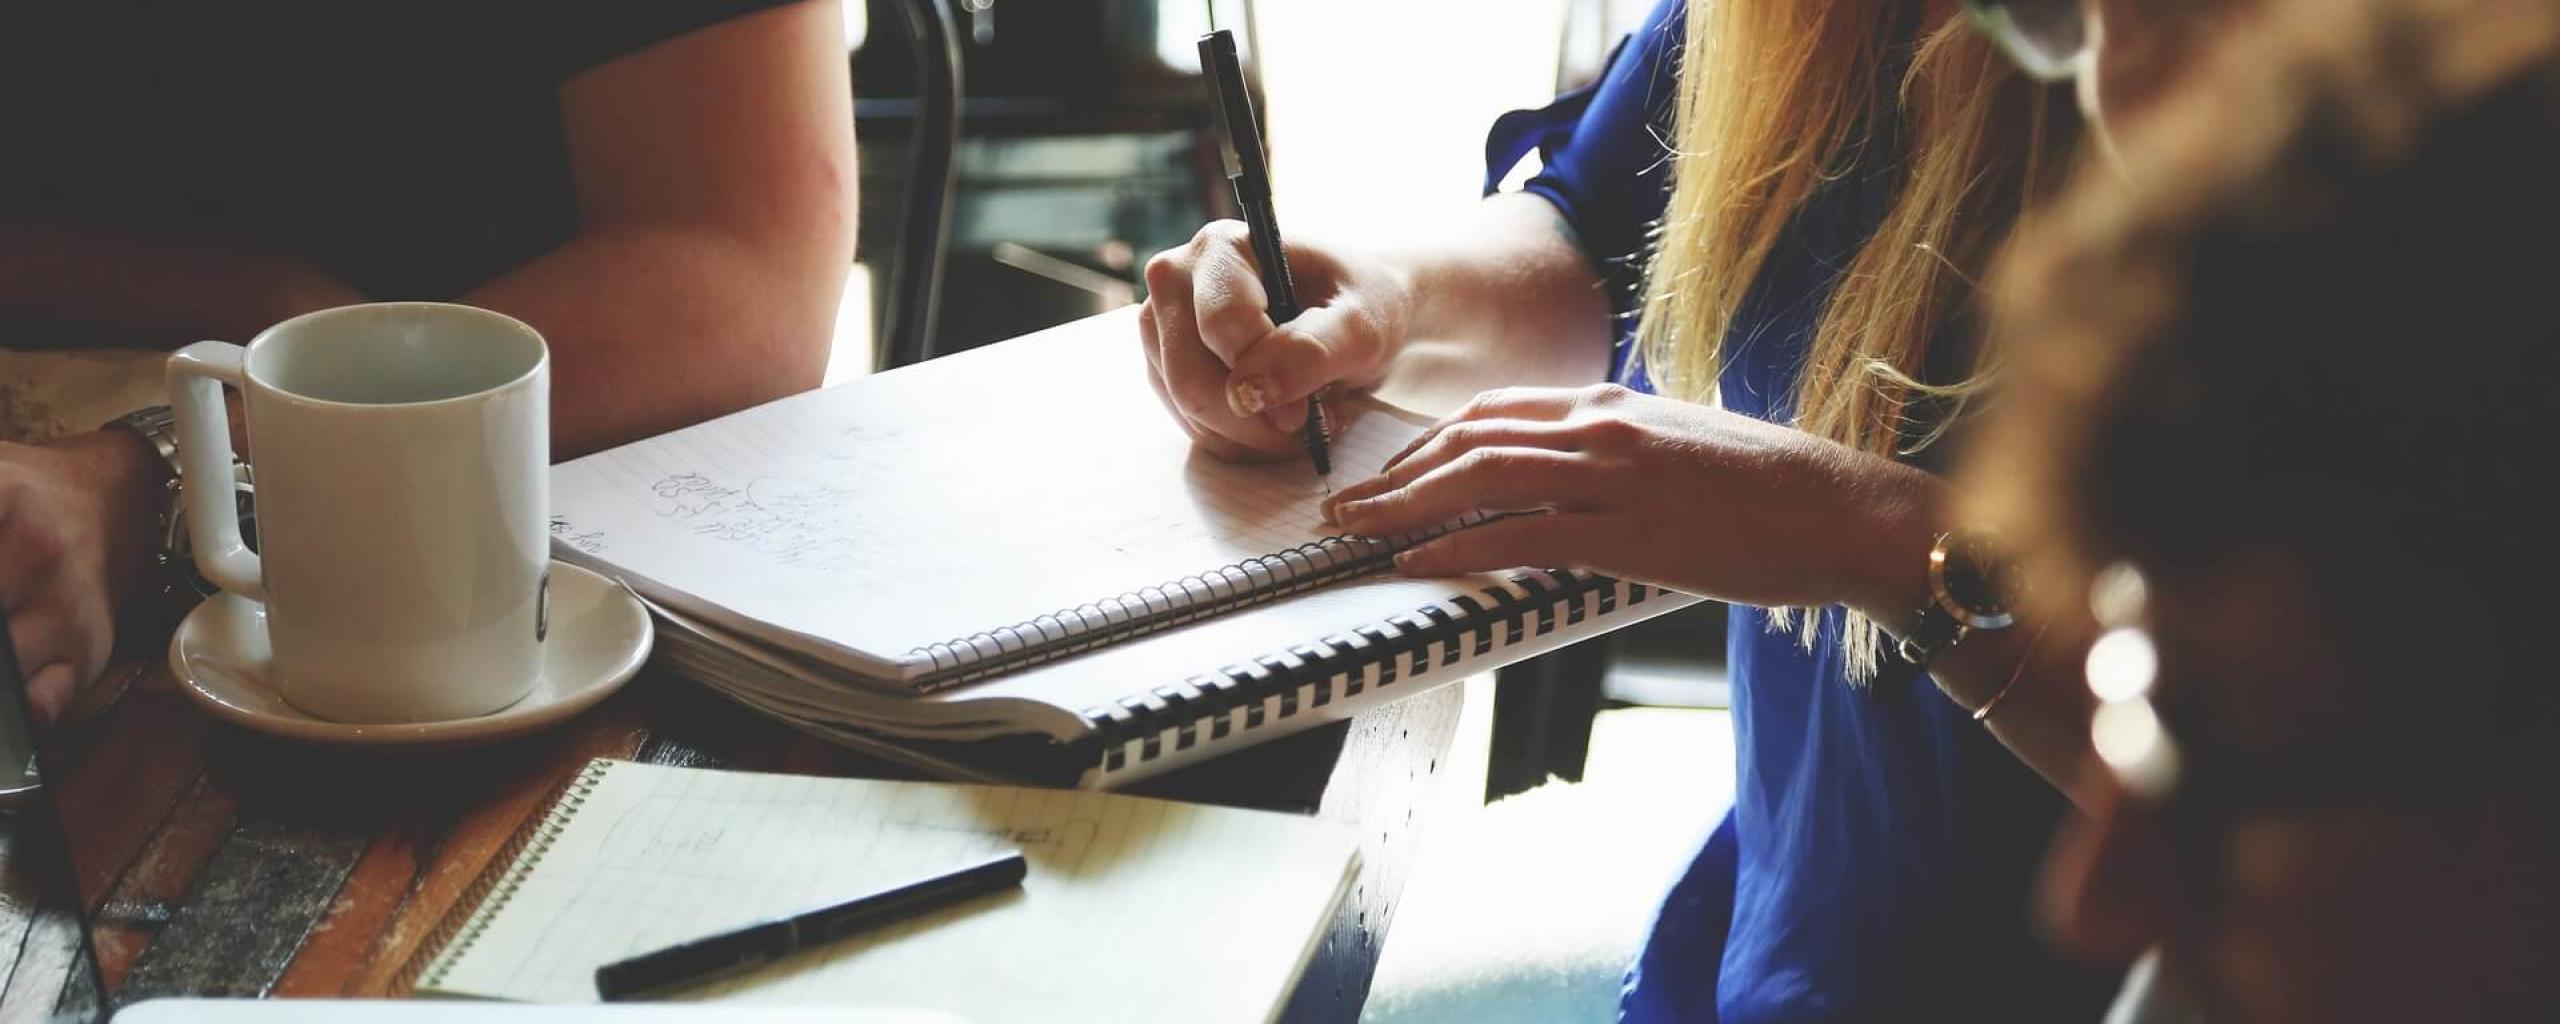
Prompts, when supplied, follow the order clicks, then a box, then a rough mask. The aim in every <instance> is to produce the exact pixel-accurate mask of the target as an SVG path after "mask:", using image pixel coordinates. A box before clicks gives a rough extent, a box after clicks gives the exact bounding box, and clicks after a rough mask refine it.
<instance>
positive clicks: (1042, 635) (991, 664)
mask: <svg viewBox="0 0 2560 1024" xmlns="http://www.w3.org/2000/svg"><path fill="white" fill-rule="evenodd" d="M1489 518H1491V517H1489V516H1486V515H1484V514H1482V513H1473V514H1470V515H1468V516H1466V517H1465V518H1462V519H1459V520H1457V521H1455V522H1451V523H1448V524H1446V525H1443V526H1439V527H1435V528H1433V529H1429V530H1424V531H1421V532H1419V533H1411V534H1405V535H1403V536H1399V537H1353V536H1343V535H1335V536H1331V537H1325V538H1322V539H1320V540H1315V541H1310V542H1308V543H1305V544H1300V545H1298V546H1297V547H1293V548H1288V549H1285V550H1282V551H1276V552H1273V553H1271V554H1267V555H1256V556H1254V557H1252V558H1248V559H1245V560H1243V561H1241V562H1237V563H1235V564H1233V565H1226V566H1220V567H1218V568H1216V569H1211V570H1209V571H1207V572H1203V573H1198V574H1195V575H1191V576H1185V577H1183V578H1181V579H1178V580H1171V581H1168V582H1165V583H1159V584H1157V585H1155V586H1151V587H1141V588H1139V589H1137V590H1132V591H1130V592H1128V593H1126V594H1121V595H1119V596H1118V597H1108V598H1104V599H1102V600H1100V601H1094V602H1091V603H1088V604H1082V605H1078V606H1076V607H1073V608H1062V609H1059V610H1058V611H1054V612H1050V613H1049V614H1047V615H1041V616H1036V617H1034V618H1031V619H1028V620H1025V621H1022V622H1018V623H1015V624H1013V625H1010V626H1002V627H998V628H996V629H991V630H988V631H986V632H983V633H973V634H970V635H968V636H964V637H959V638H956V639H951V640H945V641H943V642H941V643H937V644H927V645H925V646H923V647H918V648H916V649H914V650H912V651H909V652H908V654H909V655H910V656H912V657H915V658H918V659H921V660H925V661H928V662H930V663H931V664H932V666H933V667H932V669H930V670H929V671H927V672H926V673H925V674H924V675H923V676H922V677H920V678H919V679H918V680H917V681H916V684H915V688H916V689H917V691H919V692H922V693H933V692H936V691H939V690H947V689H950V688H952V687H955V686H961V685H965V684H967V683H971V682H975V681H977V680H980V679H984V678H986V677H988V676H993V675H998V674H1001V673H1005V672H1010V671H1013V670H1014V669H1018V668H1022V667H1025V666H1028V665H1035V664H1039V663H1041V662H1044V661H1054V660H1057V659H1059V658H1063V657H1066V656H1068V655H1071V654H1076V653H1079V652H1082V651H1086V650H1091V649H1093V648H1095V647H1100V646H1103V645H1105V644H1109V643H1113V642H1116V641H1120V640H1125V639H1128V638H1130V637H1136V636H1145V635H1147V634H1149V633H1155V632H1159V631H1162V630H1166V629H1170V628H1172V627H1175V626H1179V625H1182V624H1184V623H1187V622H1193V621H1196V620H1199V619H1204V618H1208V617H1210V616H1212V615H1218V614H1222V613H1225V612H1230V611H1234V610H1236V609H1238V608H1247V607H1251V606H1253V605H1257V604H1263V603H1266V602H1270V601H1275V600H1278V599H1280V598H1283V597H1287V596H1289V595H1292V594H1298V593H1304V592H1306V591H1309V590H1314V589H1316V588H1318V587H1321V586H1325V585H1327V584H1330V583H1334V582H1336V581H1339V580H1345V579H1350V578H1353V577H1357V576H1365V575H1368V574H1370V573H1375V572H1380V571H1383V570H1384V569H1386V568H1387V567H1388V566H1389V565H1391V564H1393V563H1394V561H1395V555H1396V552H1399V551H1403V550H1405V549H1406V548H1410V547H1412V546H1414V545H1416V544H1420V543H1422V542H1424V541H1427V540H1430V539H1432V538H1434V537H1438V536H1440V535H1442V534H1446V533H1449V532H1451V531H1455V530H1461V529H1465V528H1467V527H1470V526H1474V525H1477V524H1478V523H1482V522H1485V521H1486V520H1487V519H1489Z"/></svg>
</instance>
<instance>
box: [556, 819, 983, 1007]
mask: <svg viewBox="0 0 2560 1024" xmlns="http://www.w3.org/2000/svg"><path fill="white" fill-rule="evenodd" d="M1029 870H1030V869H1029V866H1028V865H1027V864H1026V863H1025V862H1024V861H1023V859H1022V854H1020V853H1018V852H1016V853H1008V854H1005V855H1003V856H1001V857H996V858H994V859H992V860H986V861H982V862H979V863H976V864H972V865H969V866H968V867H965V868H961V869H960V870H958V871H952V872H948V873H946V874H941V875H936V876H934V877H931V878H927V879H923V880H921V881H915V882H909V883H907V884H905V885H901V886H899V887H897V888H895V889H887V890H883V891H881V892H875V893H872V894H871V895H868V896H864V897H861V898H859V899H853V900H848V901H845V902H843V903H838V904H835V905H834V906H829V907H820V908H818V909H816V910H811V911H808V912H805V913H800V914H793V915H792V916H790V917H777V918H774V919H772V920H770V921H763V922H760V923H757V924H751V925H748V926H746V927H744V928H738V929H735V930H731V931H725V932H721V933H720V934H718V935H706V936H704V937H702V938H699V939H694V940H693V941H690V942H685V943H681V944H678V945H673V946H669V947H667V948H665V949H661V950H658V951H657V952H654V953H642V954H640V955H639V956H635V957H632V958H630V959H628V960H617V961H615V962H613V963H609V964H606V965H604V966H602V967H598V968H596V994H597V995H599V996H602V997H603V998H604V1001H605V1002H608V1003H611V1002H620V1001H623V1000H629V999H640V998H645V997H647V996H651V995H657V994H661V993H666V992H671V991H674V990H677V989H686V988H691V987H693V986H695V985H699V984H702V983H704V982H707V981H711V980H713V979H715V978H721V977H725V976H728V975H732V974H737V973H739V972H742V971H749V970H753V969H755V968H758V967H762V966H764V965H766V964H769V963H772V962H774V961H776V960H780V959H782V958H783V957H786V956H789V955H791V954H793V953H796V952H799V951H800V950H803V949H807V948H809V947H812V946H819V945H824V944H826V943H829V942H834V941H836V940H837V939H841V938H844V937H845V936H848V935H852V934H854V933H855V932H859V931H862V930H865V929H868V928H875V927H878V926H880V925H885V924H892V923H895V922H898V921H903V920H905V919H907V918H910V917H914V916H915V915H917V914H919V913H921V912H923V911H926V910H930V909H933V908H935V907H939V906H942V905H944V904H946V903H952V902H956V901H958V900H963V899H967V898H969V897H972V896H982V895H985V894H987V893H991V892H995V891H996V890H999V889H1005V888H1010V887H1012V886H1017V885H1020V884H1022V876H1023V875H1024V874H1025V873H1026V872H1027V871H1029Z"/></svg>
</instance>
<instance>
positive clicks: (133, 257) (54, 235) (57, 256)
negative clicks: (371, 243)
mask: <svg viewBox="0 0 2560 1024" xmlns="http://www.w3.org/2000/svg"><path fill="white" fill-rule="evenodd" d="M363 300H364V296H362V295H360V294H358V293H357V292H356V290H355V289H354V288H353V287H350V286H349V285H348V284H347V283H346V282H344V281H341V280H339V279H338V278H337V276H336V275H334V274H331V273H330V272H328V271H327V270H324V269H322V268H320V267H318V266H316V265H313V264H311V263H309V262H307V261H304V260H303V259H301V258H300V257H297V256H294V255H293V254H291V253H287V252H284V251H281V250H278V249H272V248H268V247H265V246H261V245H257V244H255V243H252V242H248V241H245V240H240V239H225V238H169V237H157V236H150V235H144V234H139V233H135V232H131V231H119V230H115V229H112V228H92V227H71V226H52V225H0V337H5V338H9V339H13V340H16V339H26V340H33V341H41V342H46V343H60V344H71V345H122V346H131V347H137V348H167V347H172V346H176V345H182V344H185V343H187V342H191V341H201V340H203V339H206V338H229V339H233V340H236V341H247V340H248V339H249V338H250V337H251V336H252V335H255V334H257V333H258V332H259V331H262V330H265V329H266V328H267V327H268V326H269V325H272V324H274V323H275V322H277V321H279V320H283V319H286V318H288V317H291V316H294V315H297V314H301V313H308V312H310V311H312V310H315V309H327V308H329V307H331V306H341V305H345V304H347V303H350V302H361V301H363Z"/></svg>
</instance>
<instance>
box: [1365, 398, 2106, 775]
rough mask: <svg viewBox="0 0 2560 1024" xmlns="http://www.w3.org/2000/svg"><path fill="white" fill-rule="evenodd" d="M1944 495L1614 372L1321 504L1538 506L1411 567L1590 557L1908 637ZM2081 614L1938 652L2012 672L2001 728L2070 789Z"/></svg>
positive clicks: (1425, 450) (1377, 508) (1975, 694)
mask: <svg viewBox="0 0 2560 1024" xmlns="http://www.w3.org/2000/svg"><path fill="white" fill-rule="evenodd" d="M1947 494H1948V485H1947V483H1946V482H1945V481H1943V480H1940V479H1938V478H1937V477H1935V476H1932V475H1930V474H1929V473H1927V472H1925V471H1923V470H1920V469H1917V468H1914V467H1912V466H1908V465H1904V464H1902V463H1899V462H1895V461H1893V460H1891V459H1887V458H1883V457H1881V456H1877V455H1873V454H1869V453H1865V452H1859V451H1855V450H1852V449H1850V448H1847V447H1845V446H1843V445H1839V444H1835V443H1833V442H1830V441H1824V440H1821V439H1818V438H1815V437H1813V436H1811V435H1809V434H1806V433H1804V432H1802V431H1799V430H1795V429H1792V428H1789V427H1785V426H1781V425H1779V424H1775V423H1770V422H1767V421H1764V420H1759V419H1754V418H1752V417H1749V416H1745V415H1742V414H1740V413H1736V412H1732V411H1730V410H1725V409H1712V408H1708V407H1706V406H1701V405H1696V404H1692V403H1689V402H1683V401H1679V400H1677V399H1671V398H1663V397H1660V396H1657V395H1644V394H1637V393H1635V392H1631V391H1628V390H1626V389H1624V388H1620V387H1616V386H1608V385H1604V386H1587V387H1581V388H1572V389H1555V388H1507V389H1503V390H1498V391H1491V392H1487V393H1485V394H1483V395H1479V396H1477V397H1476V398H1474V399H1472V400H1470V401H1469V402H1468V403H1467V405H1466V407H1465V408H1463V409H1461V410H1460V411H1459V412H1458V413H1457V414H1456V415H1455V416H1452V417H1450V418H1449V419H1446V420H1443V421H1441V422H1440V423H1439V424H1438V425H1435V426H1434V427H1433V428H1431V429H1430V430H1429V431H1427V432H1425V434H1424V435H1423V437H1422V438H1421V439H1419V440H1417V441H1416V442H1415V443H1414V444H1413V446H1412V447H1410V448H1408V449H1406V451H1405V452H1404V453H1403V454H1402V455H1399V456H1398V457H1397V458H1396V459H1395V460H1394V461H1392V462H1390V463H1389V464H1388V466H1387V469H1386V471H1385V472H1384V473H1381V474H1380V475H1378V476H1376V477H1373V478H1371V479H1368V480H1363V481H1358V482H1354V483H1351V484H1349V485H1347V486H1344V487H1342V488H1340V489H1338V490H1336V491H1335V492H1334V494H1333V496H1332V498H1330V499H1329V501H1328V504H1327V507H1326V510H1327V514H1328V516H1329V517H1330V518H1331V519H1332V520H1333V521H1334V522H1336V523H1337V524H1339V525H1340V526H1341V527H1342V528H1343V529H1344V530H1346V531H1348V532H1352V533H1361V534H1369V535H1374V536H1387V535H1393V534H1398V533H1403V532H1406V531H1409V530H1416V529H1421V528H1424V527H1428V526H1432V525H1436V524H1439V523H1445V522H1448V521H1449V520H1450V519H1453V518H1455V517H1457V516H1458V515H1461V514H1463V513H1466V512H1469V511H1476V510H1483V511H1491V512H1526V513H1536V514H1531V515H1521V516H1515V517H1512V518H1508V519H1504V520H1501V521H1498V522H1494V523H1488V524H1486V525H1483V526H1478V527H1475V528H1473V529H1468V530H1459V531H1457V532H1454V533H1451V534H1448V535H1447V536H1444V537H1440V538H1438V539H1436V540H1433V541H1429V542H1427V543H1424V544H1422V545H1419V546H1417V547H1414V548H1413V549H1411V550H1409V551H1406V552H1405V553H1404V554H1402V555H1400V556H1398V557H1397V559H1396V567H1397V568H1398V569H1399V570H1401V571H1403V572H1405V573H1407V574H1410V575H1416V576H1450V575H1457V574H1460V573H1468V572H1484V571H1493V570H1500V569H1507V568H1510V567H1512V566H1518V565H1542V566H1559V567H1566V568H1577V569H1590V570H1593V571H1597V572H1602V573H1606V574H1609V575H1613V576H1622V577H1626V578H1630V579H1637V580H1644V581H1646V582H1651V583H1657V584H1660V585H1662V586H1666V587H1670V588H1672V589H1675V590H1682V591H1686V592H1689V593H1693V594H1700V595H1705V596H1708V597H1714V598H1719V599H1723V600H1727V601H1733V602H1737V603H1742V604H1752V605H1759V606H1763V607H1788V608H1819V607H1824V606H1828V605H1835V604H1837V605H1847V606H1849V607H1851V608H1854V609H1856V610H1858V611H1861V612H1864V613H1866V614H1867V615H1868V616H1869V617H1871V618H1873V619H1875V620H1876V621H1877V622H1878V623H1880V624H1882V625H1883V626H1884V627H1885V628H1886V629H1887V630H1891V631H1897V632H1898V631H1904V630H1908V629H1909V628H1910V627H1911V625H1912V620H1913V619H1914V618H1915V615H1914V614H1913V613H1915V612H1916V611H1918V610H1919V608H1920V607H1921V605H1922V603H1923V602H1926V601H1928V600H1929V599H1930V594H1929V584H1928V555H1929V549H1930V548H1931V547H1932V546H1934V545H1935V544H1936V540H1937V535H1938V533H1939V531H1940V530H1942V529H1944V528H1945V524H1946V523H1947V521H1948V520H1947V515H1948V513H1947V509H1946V506H1947ZM2085 618H2086V617H2085V616H2083V617H2082V619H2083V621H2078V622H2074V621H2070V620H2068V619H2064V620H2057V621H2055V622H2053V623H2052V624H2051V625H2046V624H2043V623H2040V622H2038V621H2036V620H2034V619H2026V620H2024V621H2021V622H2020V623H2018V624H2016V625H2013V626H2011V627H2010V628H2008V629H2003V630H1996V631H1992V632H1984V633H1977V634H1975V635H1974V636H1972V637H1970V638H1968V639H1966V640H1965V641H1964V642H1962V643H1960V644H1957V645H1955V646H1954V647H1951V648H1949V649H1947V650H1946V651H1944V652H1942V653H1941V654H1940V655H1939V657H1938V659H1937V660H1936V662H1935V663H1934V664H1932V665H1931V667H1930V672H1931V675H1933V676H1934V677H1935V678H1936V680H1937V682H1938V685H1939V687H1940V688H1941V689H1943V690H1944V691H1945V692H1946V694H1947V695H1948V697H1949V698H1950V699H1952V700H1953V701H1954V702H1955V703H1956V704H1957V705H1958V706H1959V707H1963V708H1966V709H1972V708H1978V707H1981V706H1982V705H1983V703H1984V702H1986V701H1989V700H1991V699H1992V697H1993V696H1994V695H1996V694H1998V693H2000V691H2001V689H2002V688H2003V687H2004V686H2007V685H2008V684H2009V680H2010V678H2011V676H2012V675H2013V674H2018V675H2017V685H2016V686H2015V688H2013V689H2011V690H2010V691H2009V694H2008V696H2007V697H2006V698H2003V699H2002V700H2001V701H2000V703H1999V705H1998V706H1997V707H1996V708H1995V709H1994V711H1993V712H1992V714H1991V715H1990V717H1989V718H1988V720H1987V724H1988V725H1989V727H1990V728H1991V730H1992V732H1993V733H1994V734H1995V735H1997V736H1998V737H1999V739H2000V740H2001V741H2002V742H2003V743H2005V744H2007V745H2008V747H2009V748H2010V750H2011V751H2013V752H2015V753H2016V754H2017V755H2018V757H2019V758H2020V759H2021V760H2023V761H2025V762H2026V763H2027V764H2028V765H2029V766H2030V767H2032V768H2034V769H2035V770H2036V771H2037V772H2038V773H2040V774H2042V775H2044V776H2045V778H2046V779H2048V780H2050V781H2052V782H2053V783H2055V784H2056V786H2057V787H2059V788H2061V789H2062V790H2063V791H2064V792H2066V793H2069V792H2072V791H2073V787H2072V786H2071V782H2072V781H2073V779H2072V773H2073V772H2074V771H2076V770H2077V769H2078V767H2079V765H2081V764H2082V763H2083V756H2084V750H2085V747H2086V745H2087V742H2088V717H2087V707H2086V705H2085V703H2084V702H2085V700H2086V697H2085V696H2084V695H2085V694H2086V692H2087V691H2086V689H2085V687H2082V686H2081V685H2080V684H2079V679H2078V674H2077V672H2076V671H2075V670H2074V669H2073V667H2072V666H2073V664H2074V662H2076V661H2077V660H2078V657H2079V655H2080V653H2081V652H2083V651H2085V650H2087V643H2088V636H2089V633H2090V627H2089V625H2088V623H2087V622H2086V621H2085ZM2039 634H2041V635H2042V641H2041V643H2038V642H2037V638H2038V635H2039ZM1822 642H1824V643H1837V642H1839V641H1838V640H1837V639H1836V638H1834V637H1828V636H1826V637H1824V638H1823V639H1822ZM2031 645H2032V646H2034V648H2035V652H2036V653H2035V656H2034V657H2033V658H2032V659H2029V658H2028V648H2029V647H2030V646H2031ZM1886 656H1887V657H1891V656H1892V655H1890V654H1888V655H1886ZM2022 666H2023V668H2022Z"/></svg>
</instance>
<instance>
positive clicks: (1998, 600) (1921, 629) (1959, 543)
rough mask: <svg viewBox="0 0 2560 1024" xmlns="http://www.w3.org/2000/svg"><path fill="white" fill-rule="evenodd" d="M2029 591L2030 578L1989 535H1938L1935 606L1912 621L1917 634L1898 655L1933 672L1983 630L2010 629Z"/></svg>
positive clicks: (1932, 578)
mask: <svg viewBox="0 0 2560 1024" xmlns="http://www.w3.org/2000/svg"><path fill="white" fill-rule="evenodd" d="M2024 590H2025V579H2024V576H2023V575H2022V574H2021V573H2020V572H2019V571H2018V565H2017V563H2016V562H2014V561H2012V560H2011V559H2010V558H2009V553H2008V550H2007V549H2006V548H2004V547H2002V546H2001V544H2000V540H1999V538H1998V537H1997V536H1996V535H1994V534H1992V533H1990V532H1989V531H1985V530H1953V531H1949V532H1947V533H1943V534H1940V535H1938V543H1937V545H1936V546H1934V547H1932V548H1930V549H1929V600H1928V601H1927V602H1926V603H1923V604H1922V605H1921V606H1920V610H1919V611H1918V612H1917V613H1915V614H1914V615H1913V616H1912V622H1911V631H1910V633H1909V634H1907V635H1905V636H1904V637H1903V638H1902V640H1901V642H1900V643H1899V644H1897V645H1896V647H1895V650H1896V651H1897V652H1899V653H1900V654H1901V655H1902V660H1904V661H1907V662H1910V663H1911V664H1913V665H1915V666H1918V667H1920V668H1927V667H1929V663H1930V662H1933V661H1936V660H1937V658H1938V656H1939V655H1941V654H1944V653H1946V652H1947V651H1948V649H1950V648H1953V647H1954V646H1955V645H1957V644H1959V643H1963V642H1964V638H1965V637H1968V636H1971V635H1973V633H1974V632H1975V631H1977V630H1994V629H2006V628H2008V626H2009V624H2010V623H2012V622H2016V621H2017V619H2016V617H2015V616H2014V615H2013V614H2012V613H2013V611H2014V610H2015V609H2016V607H2017V603H2018V598H2019V596H2020V595H2021V593H2023V591H2024Z"/></svg>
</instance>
